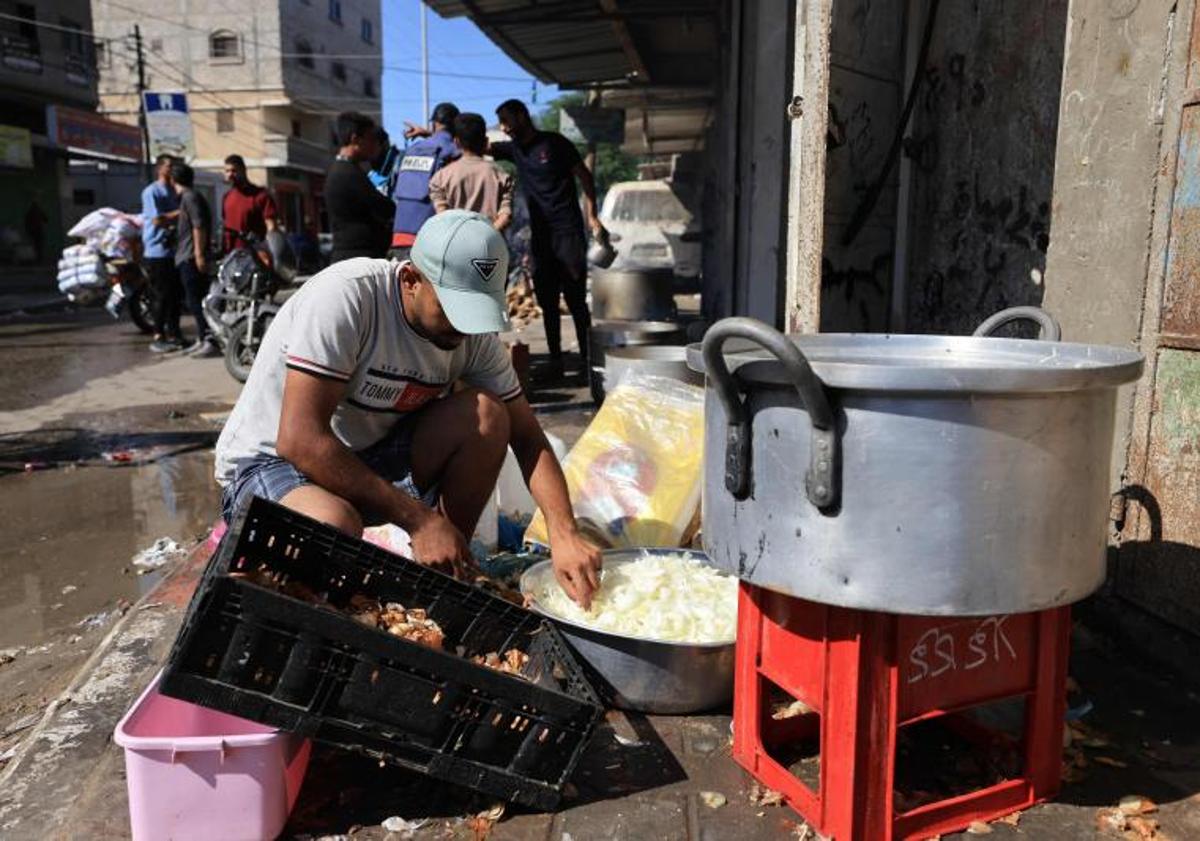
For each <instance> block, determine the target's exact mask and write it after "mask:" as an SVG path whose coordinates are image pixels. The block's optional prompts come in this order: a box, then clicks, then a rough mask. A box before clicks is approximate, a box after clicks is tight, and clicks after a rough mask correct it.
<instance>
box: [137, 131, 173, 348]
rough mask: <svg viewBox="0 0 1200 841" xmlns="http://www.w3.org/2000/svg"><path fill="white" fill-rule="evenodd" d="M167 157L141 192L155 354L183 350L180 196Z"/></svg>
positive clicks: (158, 161)
mask: <svg viewBox="0 0 1200 841" xmlns="http://www.w3.org/2000/svg"><path fill="white" fill-rule="evenodd" d="M174 161H175V159H174V158H172V157H171V156H170V155H159V156H158V157H157V158H155V159H154V174H155V179H154V181H153V182H152V183H150V184H148V185H147V186H146V189H144V190H142V262H143V263H144V264H145V266H146V273H147V274H148V275H149V276H150V283H151V284H152V285H153V286H154V293H155V299H156V300H157V302H158V308H157V310H156V312H155V313H154V341H153V342H151V343H150V350H151V351H153V352H154V353H170V352H172V351H176V350H179V349H181V348H182V347H183V340H182V339H181V338H180V333H179V313H180V309H181V302H182V300H183V287H182V286H181V285H180V283H179V272H178V271H176V269H175V248H174V244H175V243H174V241H175V226H176V217H177V216H178V215H179V196H178V195H176V193H175V185H174V184H172V183H171V164H172V163H174Z"/></svg>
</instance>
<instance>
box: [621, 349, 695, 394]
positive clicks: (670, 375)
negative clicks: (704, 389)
mask: <svg viewBox="0 0 1200 841" xmlns="http://www.w3.org/2000/svg"><path fill="white" fill-rule="evenodd" d="M629 374H643V375H649V376H654V377H666V378H667V379H671V380H678V381H679V382H681V383H687V384H688V385H704V375H703V374H700V373H697V372H696V371H693V370H692V369H691V368H689V367H688V364H687V348H685V347H682V346H680V345H633V346H631V347H618V348H611V349H610V350H609V351H608V352H607V353H606V354H605V355H604V390H605V392H608V391H611V390H612V389H613V388H615V387H616V385H617V384H618V383H620V382H621V380H622V379H624V378H625V377H626V376H627V375H629Z"/></svg>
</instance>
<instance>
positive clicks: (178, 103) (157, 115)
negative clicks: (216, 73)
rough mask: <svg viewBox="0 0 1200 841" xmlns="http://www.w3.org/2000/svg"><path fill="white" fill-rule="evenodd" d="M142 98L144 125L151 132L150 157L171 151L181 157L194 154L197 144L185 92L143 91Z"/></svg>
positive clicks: (189, 157)
mask: <svg viewBox="0 0 1200 841" xmlns="http://www.w3.org/2000/svg"><path fill="white" fill-rule="evenodd" d="M142 102H143V104H144V106H145V109H146V129H147V131H148V133H149V135H150V157H151V158H152V159H153V158H157V157H158V156H159V155H172V156H174V157H177V158H183V159H184V160H190V159H192V158H194V157H195V156H196V145H195V139H194V136H193V134H192V116H191V114H189V113H188V101H187V94H185V93H175V92H158V91H146V92H145V93H143V94H142Z"/></svg>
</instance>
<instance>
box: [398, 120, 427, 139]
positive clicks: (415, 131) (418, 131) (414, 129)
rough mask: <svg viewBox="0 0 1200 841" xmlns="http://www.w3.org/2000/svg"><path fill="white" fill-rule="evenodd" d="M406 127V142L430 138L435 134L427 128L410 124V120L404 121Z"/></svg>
mask: <svg viewBox="0 0 1200 841" xmlns="http://www.w3.org/2000/svg"><path fill="white" fill-rule="evenodd" d="M404 125H405V129H404V138H405V139H406V140H415V139H416V138H418V137H429V136H430V135H432V134H433V132H432V131H430V130H429V129H427V128H426V127H425V126H418V125H415V124H414V123H410V122H409V121H408V120H405V121H404Z"/></svg>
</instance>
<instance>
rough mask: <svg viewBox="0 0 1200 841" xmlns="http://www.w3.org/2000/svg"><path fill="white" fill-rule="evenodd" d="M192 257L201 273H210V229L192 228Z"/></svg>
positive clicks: (198, 226) (199, 226) (195, 226)
mask: <svg viewBox="0 0 1200 841" xmlns="http://www.w3.org/2000/svg"><path fill="white" fill-rule="evenodd" d="M192 256H193V258H194V259H195V260H196V268H197V269H199V270H200V272H201V273H203V272H206V271H208V228H206V227H204V226H203V225H193V226H192Z"/></svg>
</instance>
